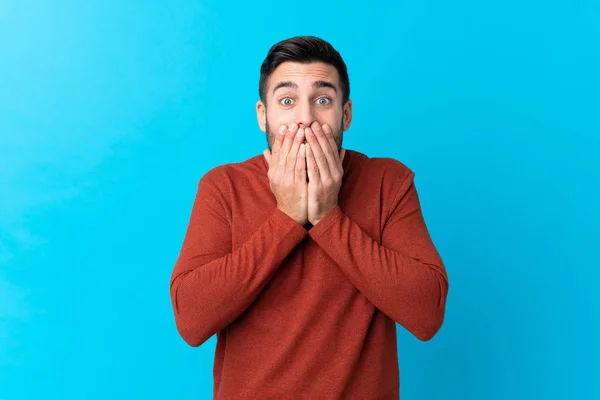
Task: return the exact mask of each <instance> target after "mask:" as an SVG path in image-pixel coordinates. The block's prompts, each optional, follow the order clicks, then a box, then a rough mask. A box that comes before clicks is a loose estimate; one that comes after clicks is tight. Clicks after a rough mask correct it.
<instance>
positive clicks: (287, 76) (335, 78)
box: [269, 61, 339, 88]
mask: <svg viewBox="0 0 600 400" xmlns="http://www.w3.org/2000/svg"><path fill="white" fill-rule="evenodd" d="M282 81H292V82H295V83H297V84H298V85H299V86H300V87H302V86H304V85H307V86H308V85H312V84H313V82H315V81H329V82H331V83H333V84H334V85H336V86H338V87H339V75H338V72H337V69H335V67H334V66H333V65H330V64H325V63H322V62H314V63H309V64H304V63H298V62H290V61H286V62H284V63H282V64H281V65H279V66H278V67H277V68H275V71H273V73H272V74H271V78H270V79H269V88H272V87H273V85H274V84H277V82H282Z"/></svg>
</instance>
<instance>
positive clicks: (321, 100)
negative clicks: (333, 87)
mask: <svg viewBox="0 0 600 400" xmlns="http://www.w3.org/2000/svg"><path fill="white" fill-rule="evenodd" d="M317 103H318V104H319V105H320V106H326V105H328V104H329V103H331V99H330V98H329V97H319V98H318V99H317Z"/></svg>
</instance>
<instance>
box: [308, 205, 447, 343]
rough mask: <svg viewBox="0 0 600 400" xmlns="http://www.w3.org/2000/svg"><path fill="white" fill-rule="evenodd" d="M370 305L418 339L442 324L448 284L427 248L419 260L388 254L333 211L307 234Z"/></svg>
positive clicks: (436, 257)
mask: <svg viewBox="0 0 600 400" xmlns="http://www.w3.org/2000/svg"><path fill="white" fill-rule="evenodd" d="M309 234H310V236H311V238H312V239H313V240H314V241H315V242H316V243H317V244H318V245H319V246H320V247H321V248H322V249H323V250H324V251H325V252H326V253H327V254H328V255H329V256H330V257H331V258H332V259H333V260H334V261H335V262H336V264H337V265H338V266H339V268H340V269H341V270H342V271H343V272H344V273H345V275H346V276H347V277H348V279H349V280H350V281H351V282H352V283H353V284H354V285H355V286H356V287H357V288H358V290H359V291H360V292H361V293H362V294H363V295H364V296H365V297H366V298H367V299H368V300H369V301H370V302H371V303H373V305H375V307H377V308H378V309H379V310H381V311H382V312H383V313H385V314H386V315H388V316H389V317H390V318H392V319H393V320H394V321H396V322H398V323H399V324H401V325H402V326H404V327H405V328H406V329H407V330H409V331H410V332H412V333H413V334H414V335H415V336H416V337H418V338H419V339H421V340H428V339H430V338H431V337H433V336H434V335H435V333H436V332H437V331H438V330H439V328H440V327H441V325H442V322H443V318H444V310H445V301H446V295H447V292H448V280H447V276H446V272H445V269H444V266H443V264H442V261H441V259H440V257H439V255H438V254H437V252H436V251H435V248H434V247H433V245H432V244H430V243H427V246H422V248H421V249H419V251H418V253H419V254H420V256H419V257H411V256H408V255H407V254H404V253H403V252H401V251H395V250H391V249H390V248H386V247H385V246H383V245H380V244H379V243H377V241H375V240H373V239H372V238H371V237H370V236H368V235H367V234H366V233H365V232H364V231H363V230H362V229H361V228H360V227H359V226H358V225H357V224H356V223H355V222H354V221H352V220H351V219H350V218H349V217H348V216H347V215H346V214H344V213H343V211H342V210H341V209H340V208H339V207H336V209H334V210H333V211H332V212H331V213H330V214H329V215H327V217H326V218H324V219H323V220H321V221H320V222H319V223H318V224H317V225H316V226H315V227H313V228H312V229H311V230H310V232H309Z"/></svg>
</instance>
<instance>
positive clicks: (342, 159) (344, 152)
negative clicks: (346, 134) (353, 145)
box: [340, 149, 346, 164]
mask: <svg viewBox="0 0 600 400" xmlns="http://www.w3.org/2000/svg"><path fill="white" fill-rule="evenodd" d="M344 157H346V149H342V150H341V160H340V164H342V163H343V162H344Z"/></svg>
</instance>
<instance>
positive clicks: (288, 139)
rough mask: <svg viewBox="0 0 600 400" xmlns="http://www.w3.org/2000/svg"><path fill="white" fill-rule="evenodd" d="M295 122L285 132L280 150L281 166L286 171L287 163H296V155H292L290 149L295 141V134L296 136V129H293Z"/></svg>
mask: <svg viewBox="0 0 600 400" xmlns="http://www.w3.org/2000/svg"><path fill="white" fill-rule="evenodd" d="M294 126H295V124H292V125H290V127H289V128H288V130H287V133H286V134H285V139H283V144H282V145H281V149H280V150H279V160H278V162H279V168H281V171H285V169H286V165H288V164H295V163H296V155H295V154H294V155H293V157H292V155H290V149H291V148H292V144H293V142H294V136H296V130H295V129H293V128H294Z"/></svg>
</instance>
